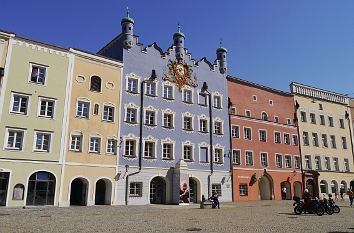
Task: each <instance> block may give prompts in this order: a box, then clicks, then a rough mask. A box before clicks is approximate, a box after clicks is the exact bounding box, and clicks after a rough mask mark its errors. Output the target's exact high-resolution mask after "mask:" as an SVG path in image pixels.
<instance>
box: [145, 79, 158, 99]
mask: <svg viewBox="0 0 354 233" xmlns="http://www.w3.org/2000/svg"><path fill="white" fill-rule="evenodd" d="M145 94H146V95H150V96H156V83H153V82H146V83H145Z"/></svg>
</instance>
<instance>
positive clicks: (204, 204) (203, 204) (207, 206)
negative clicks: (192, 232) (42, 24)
mask: <svg viewBox="0 0 354 233" xmlns="http://www.w3.org/2000/svg"><path fill="white" fill-rule="evenodd" d="M200 208H201V209H211V208H213V202H212V201H209V200H208V201H204V202H200Z"/></svg>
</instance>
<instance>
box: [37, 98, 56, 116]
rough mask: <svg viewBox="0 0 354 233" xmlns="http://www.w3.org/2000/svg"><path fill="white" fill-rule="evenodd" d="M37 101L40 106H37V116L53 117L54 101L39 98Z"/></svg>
mask: <svg viewBox="0 0 354 233" xmlns="http://www.w3.org/2000/svg"><path fill="white" fill-rule="evenodd" d="M39 102H40V107H39V114H38V116H40V117H48V118H53V117H54V103H55V101H54V100H49V99H43V98H40V99H39Z"/></svg>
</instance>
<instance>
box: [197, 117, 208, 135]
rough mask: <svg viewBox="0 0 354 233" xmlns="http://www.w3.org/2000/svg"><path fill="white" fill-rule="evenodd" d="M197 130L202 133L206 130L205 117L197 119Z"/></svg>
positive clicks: (206, 122)
mask: <svg viewBox="0 0 354 233" xmlns="http://www.w3.org/2000/svg"><path fill="white" fill-rule="evenodd" d="M199 131H200V132H203V133H207V132H208V121H207V120H205V119H200V120H199Z"/></svg>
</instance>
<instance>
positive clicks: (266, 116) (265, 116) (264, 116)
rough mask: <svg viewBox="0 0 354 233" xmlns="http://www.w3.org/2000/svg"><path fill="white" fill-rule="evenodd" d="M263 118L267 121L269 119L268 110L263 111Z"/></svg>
mask: <svg viewBox="0 0 354 233" xmlns="http://www.w3.org/2000/svg"><path fill="white" fill-rule="evenodd" d="M261 117H262V120H264V121H267V120H268V114H267V113H266V112H262V115H261Z"/></svg>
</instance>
